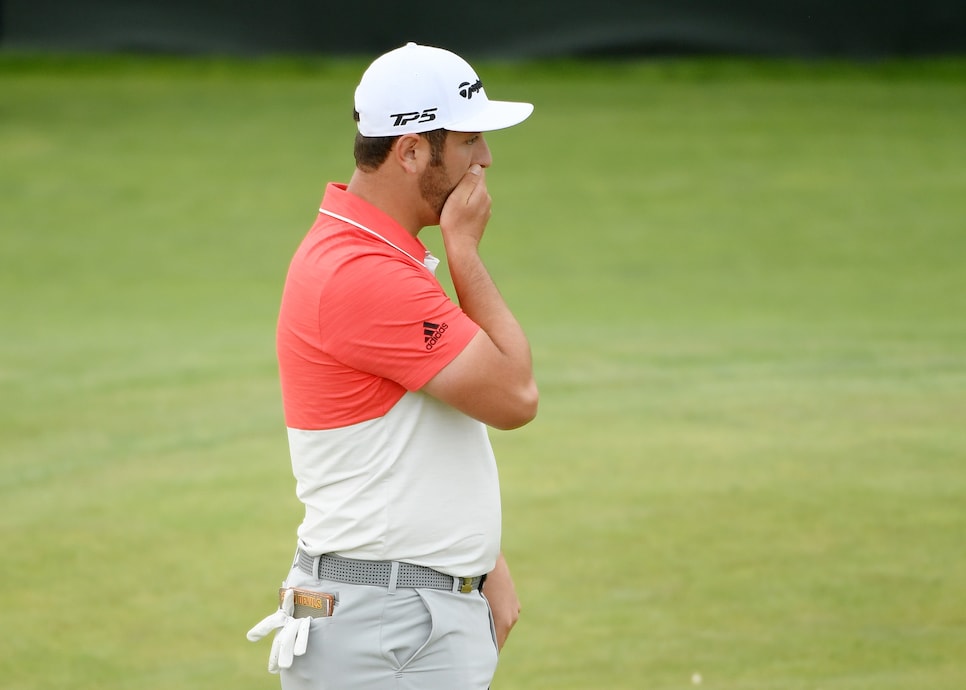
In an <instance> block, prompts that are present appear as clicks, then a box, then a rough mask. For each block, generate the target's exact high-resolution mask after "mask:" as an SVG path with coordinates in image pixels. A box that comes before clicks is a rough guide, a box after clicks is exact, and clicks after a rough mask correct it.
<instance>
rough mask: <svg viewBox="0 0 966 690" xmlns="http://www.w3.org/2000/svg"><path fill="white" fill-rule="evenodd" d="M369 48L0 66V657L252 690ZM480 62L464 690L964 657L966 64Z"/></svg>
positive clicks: (949, 670) (109, 676)
mask: <svg viewBox="0 0 966 690" xmlns="http://www.w3.org/2000/svg"><path fill="white" fill-rule="evenodd" d="M363 67H364V65H363V64H362V63H356V62H330V61H324V60H302V61H291V60H289V61H285V60H276V61H261V62H247V63H246V62H233V61H210V60H150V59H121V58H111V59H94V58H88V59H70V58H38V57H29V56H28V57H22V56H9V55H8V56H3V57H0V313H2V317H3V320H2V324H3V326H2V336H3V337H2V338H0V506H2V507H0V544H2V547H3V557H2V559H0V584H2V588H0V628H2V629H3V630H5V631H6V634H5V635H4V642H3V645H0V687H2V688H11V689H14V688H16V689H17V690H34V689H40V688H95V687H96V688H104V689H110V688H118V689H119V688H138V689H139V690H151V689H155V688H156V689H162V688H163V689H168V688H175V687H176V688H185V689H189V688H199V689H200V688H228V687H231V688H234V689H236V690H243V689H245V688H265V687H277V680H276V679H274V678H272V677H270V676H268V675H267V674H266V673H265V672H264V666H265V661H266V658H267V654H268V643H262V644H259V645H252V644H250V643H248V642H247V641H246V640H245V638H244V634H245V631H246V630H247V629H248V628H249V627H250V626H251V625H252V624H253V623H254V622H255V621H257V620H258V619H259V618H261V617H262V616H263V615H265V614H266V613H267V612H268V610H269V609H270V608H271V607H272V606H273V603H272V597H273V594H272V592H273V588H274V587H277V585H278V583H279V581H280V580H281V578H282V577H283V575H284V571H285V569H286V564H287V562H288V559H289V558H290V557H291V552H292V550H293V548H294V530H295V527H296V525H297V523H298V521H299V519H300V510H299V504H298V503H297V501H296V499H295V497H294V487H293V480H292V478H291V472H290V468H289V464H288V456H287V447H286V440H285V435H284V426H283V421H282V416H281V408H280V402H279V394H278V385H277V381H276V373H275V361H274V350H273V340H274V321H275V316H276V309H277V304H278V299H279V295H280V290H281V285H282V281H283V279H284V274H285V269H286V267H287V263H288V260H289V258H290V255H291V253H292V251H293V250H294V248H295V246H296V245H297V243H298V241H299V240H300V238H301V236H302V235H303V234H304V232H305V231H306V230H307V228H308V226H309V225H310V224H311V222H312V221H313V219H314V216H315V210H316V208H317V202H318V200H319V198H320V197H321V193H322V189H323V186H324V184H325V183H326V182H327V181H329V180H344V179H346V178H347V177H348V175H349V173H350V172H351V137H352V132H353V128H352V123H351V120H350V118H349V117H348V112H349V107H350V98H351V92H352V88H353V87H354V84H355V80H356V79H357V77H358V75H359V73H360V72H361V70H362V68H363ZM480 71H481V72H482V73H483V76H484V79H485V80H486V83H487V88H488V91H489V92H490V93H491V95H492V96H494V97H500V98H511V99H513V98H516V99H527V100H532V101H533V102H534V103H535V104H536V112H535V114H534V116H533V118H532V119H531V121H529V122H528V123H526V124H524V125H522V126H520V127H517V128H513V129H510V130H507V131H504V132H498V133H493V134H492V135H490V136H489V137H488V141H489V142H490V146H491V149H492V151H493V154H494V157H495V160H496V164H495V165H494V167H493V169H492V170H491V171H490V172H489V174H488V183H489V186H490V190H491V192H492V194H493V196H494V216H493V220H492V221H491V223H490V227H489V229H488V232H487V235H486V237H485V240H484V253H485V255H486V258H487V260H488V262H489V264H490V266H491V269H492V271H493V273H494V274H495V276H496V277H497V280H498V282H499V284H500V286H501V289H502V290H503V292H504V294H505V296H506V297H507V299H508V300H509V302H510V303H511V304H512V306H513V307H514V309H515V311H516V312H517V314H518V315H519V317H520V318H521V320H522V321H523V322H524V324H525V326H526V328H527V330H528V332H529V333H530V335H531V341H532V345H533V350H534V354H535V359H536V366H537V372H538V378H539V382H540V384H541V391H542V402H541V412H540V416H539V417H538V419H537V420H536V421H535V422H534V423H533V424H531V425H530V426H528V427H526V428H524V429H522V430H519V431H515V432H510V433H503V432H494V433H493V434H492V436H493V441H494V445H495V447H496V450H497V453H498V457H499V461H500V466H501V476H502V481H503V490H504V504H505V505H504V512H505V534H504V546H505V550H506V552H507V554H508V557H509V559H510V562H511V566H512V568H513V571H514V574H515V577H516V580H517V586H518V589H519V591H520V594H521V597H522V599H523V602H524V615H523V618H522V619H521V621H520V623H519V625H518V626H517V628H516V630H515V631H514V633H513V635H512V637H511V640H510V643H509V644H508V646H507V647H506V649H505V651H504V654H503V658H502V660H501V667H500V670H499V671H498V676H497V679H496V682H495V683H494V688H501V689H503V690H514V689H516V690H522V689H524V688H527V689H530V688H541V689H542V688H554V689H561V690H567V689H596V688H608V689H625V688H626V689H628V690H630V689H635V690H636V689H639V688H653V689H666V690H671V689H674V688H684V687H690V686H691V684H692V683H691V676H692V674H693V673H695V672H698V673H701V674H702V676H703V679H704V682H703V687H708V688H715V689H719V688H720V689H728V690H738V689H742V690H744V689H751V688H755V689H759V688H760V689H762V690H766V689H767V690H806V689H809V690H813V689H818V688H821V689H823V690H845V689H849V690H860V689H866V688H868V689H869V690H888V689H896V690H898V689H900V688H901V689H903V690H908V689H911V688H930V690H954V689H955V690H958V689H959V688H962V687H964V685H966V665H964V663H963V657H962V652H963V650H964V649H966V607H964V606H963V603H964V601H966V555H964V550H963V548H962V546H963V535H964V534H966V423H964V420H966V319H964V316H963V315H964V314H966V271H964V269H963V266H964V263H966V193H964V190H966V165H964V164H963V161H966V128H964V126H963V123H964V122H966V86H964V84H966V62H963V61H961V60H959V61H958V60H946V61H933V62H894V63H882V64H868V65H845V64H824V63H814V64H803V63H781V62H759V63H753V62H742V61H683V62H650V63H621V64H617V63H587V64H579V63H565V62H560V63H541V64H527V65H517V66H514V65H504V64H491V65H485V64H484V65H481V66H480ZM424 235H425V237H424V240H425V241H426V242H427V243H429V244H430V245H431V246H434V247H436V248H438V247H439V245H440V243H439V238H438V235H437V234H436V233H435V232H434V231H433V230H427V231H426V232H425V233H424ZM442 277H443V280H444V282H445V281H446V280H447V277H446V274H445V271H444V272H443V273H442Z"/></svg>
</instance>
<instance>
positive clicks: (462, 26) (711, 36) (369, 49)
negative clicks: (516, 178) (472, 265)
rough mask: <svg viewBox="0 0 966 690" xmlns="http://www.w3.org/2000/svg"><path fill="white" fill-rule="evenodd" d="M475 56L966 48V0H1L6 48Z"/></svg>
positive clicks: (845, 53) (874, 53) (861, 54)
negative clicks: (438, 51)
mask: <svg viewBox="0 0 966 690" xmlns="http://www.w3.org/2000/svg"><path fill="white" fill-rule="evenodd" d="M409 40H414V41H418V42H421V43H427V44H431V45H438V46H442V47H446V48H449V49H451V50H455V51H456V52H459V53H461V54H464V55H466V56H468V57H505V58H528V57H559V56H588V55H606V56H611V55H655V54H657V55H667V54H732V55H738V54H741V55H763V56H789V57H839V58H877V57H890V56H909V55H936V54H962V53H964V52H966V3H964V2H963V1H962V0H919V1H918V2H912V1H911V0H893V1H891V2H889V1H887V0H883V1H881V2H869V1H864V2H863V1H861V0H784V1H783V2H774V0H732V1H731V2H727V3H723V2H721V1H720V0H654V1H649V2H648V1H637V2H633V1H631V0H595V1H594V2H592V3H588V2H578V1H577V0H559V1H557V2H548V1H546V0H541V1H538V2H519V0H514V1H511V0H489V1H488V2H486V3H475V4H471V3H457V2H440V1H439V0H432V1H429V2H425V1H424V2H414V1H413V0H392V1H386V0H376V1H372V2H362V3H348V2H332V1H325V0H311V1H310V0H273V1H272V2H265V0H202V1H198V0H0V48H4V49H6V50H28V51H50V50H53V51H85V52H89V51H94V52H105V51H106V52H116V51H136V52H145V51H146V52H160V53H193V54H210V53H217V54H231V55H258V54H267V53H296V54H330V55H353V54H361V55H369V54H372V53H377V52H382V51H383V50H386V49H389V48H393V47H396V46H398V45H400V44H402V43H404V42H406V41H409Z"/></svg>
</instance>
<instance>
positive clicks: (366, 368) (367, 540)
mask: <svg viewBox="0 0 966 690" xmlns="http://www.w3.org/2000/svg"><path fill="white" fill-rule="evenodd" d="M319 211H320V213H319V217H318V219H317V220H316V222H315V224H314V225H313V226H312V229H311V230H310V231H309V233H308V234H307V235H306V237H305V239H304V240H303V241H302V244H301V245H300V246H299V248H298V250H297V251H296V253H295V256H294V258H293V259H292V263H291V265H290V267H289V272H288V277H287V279H286V282H285V290H284V293H283V296H282V304H281V310H280V313H279V321H278V331H277V349H278V361H279V372H280V378H281V384H282V400H283V406H284V410H285V421H286V426H287V427H288V435H289V447H290V451H291V456H292V468H293V471H294V474H295V478H296V481H297V486H296V493H297V495H298V497H299V499H300V500H301V501H302V502H303V503H304V504H305V518H304V520H303V522H302V524H301V526H300V527H299V530H298V535H299V542H300V545H301V547H302V548H303V549H304V550H305V551H306V552H308V553H310V554H312V555H318V554H321V553H337V554H339V555H342V556H346V557H349V558H361V559H369V560H401V561H407V562H410V563H417V564H419V565H426V566H429V567H432V568H436V569H437V570H440V571H442V572H445V573H449V574H451V575H454V576H462V577H465V576H472V575H479V574H482V573H485V572H489V570H491V569H492V567H493V565H494V563H495V561H496V557H497V554H498V552H499V548H500V494H499V481H498V477H497V470H496V462H495V460H494V457H493V451H492V448H491V446H490V442H489V438H488V436H487V431H486V427H485V425H484V424H482V423H481V422H479V421H477V420H475V419H473V418H471V417H468V416H467V415H465V414H463V413H462V412H460V411H458V410H456V409H455V408H452V407H450V406H448V405H446V404H444V403H442V402H440V401H438V400H436V399H435V398H432V397H430V396H428V395H426V394H424V393H421V392H419V389H420V388H422V387H423V386H424V385H425V384H426V383H427V382H428V381H429V380H430V379H431V378H432V377H433V376H435V375H436V374H437V373H438V372H439V371H440V370H442V369H443V367H445V366H446V365H447V364H449V363H450V362H451V361H452V360H453V359H454V358H455V357H456V356H457V355H458V354H459V353H460V352H461V351H462V350H463V348H465V347H466V345H467V344H468V343H469V342H470V340H471V339H472V338H473V336H474V335H476V333H477V331H478V330H479V326H477V325H476V324H475V323H474V322H473V321H472V320H471V319H470V318H469V317H468V316H467V315H466V314H465V313H463V311H462V310H461V309H460V308H459V307H458V306H457V305H456V304H454V303H453V302H452V301H451V300H450V299H449V297H448V296H447V295H446V293H445V291H444V290H443V288H442V287H441V286H440V284H439V282H438V281H437V280H436V278H435V276H434V275H433V270H432V269H433V268H435V263H436V262H435V260H434V259H432V257H429V252H427V251H426V248H425V247H424V246H423V244H422V243H421V242H420V241H419V240H418V239H417V238H415V237H413V236H412V235H411V234H409V233H408V232H407V231H406V230H405V229H404V228H403V227H401V226H400V225H399V224H398V223H397V222H396V221H395V220H393V219H392V218H391V217H390V216H388V215H386V214H385V213H383V212H382V211H380V210H379V209H377V208H375V207H374V206H372V205H370V204H369V203H367V202H365V201H363V200H362V199H360V198H359V197H356V196H354V195H352V194H350V193H349V192H348V191H346V188H345V186H344V185H338V184H330V185H329V186H328V187H327V188H326V192H325V197H324V199H323V201H322V207H321V208H320V209H319Z"/></svg>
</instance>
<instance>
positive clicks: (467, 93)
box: [459, 79, 483, 100]
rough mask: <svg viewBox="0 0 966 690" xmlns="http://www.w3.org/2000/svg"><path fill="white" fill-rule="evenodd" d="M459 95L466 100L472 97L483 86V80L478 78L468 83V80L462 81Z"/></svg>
mask: <svg viewBox="0 0 966 690" xmlns="http://www.w3.org/2000/svg"><path fill="white" fill-rule="evenodd" d="M459 88H460V96H462V97H463V98H465V99H466V100H470V99H471V98H473V94H474V93H476V92H477V91H479V90H480V89H482V88H483V82H482V81H480V80H479V79H477V80H476V83H475V84H470V83H469V82H468V81H464V82H463V83H462V84H460V87H459Z"/></svg>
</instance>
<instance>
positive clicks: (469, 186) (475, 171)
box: [457, 163, 486, 203]
mask: <svg viewBox="0 0 966 690" xmlns="http://www.w3.org/2000/svg"><path fill="white" fill-rule="evenodd" d="M480 187H483V189H486V183H485V182H484V181H483V168H482V166H480V165H478V164H477V163H474V164H473V165H471V166H470V169H469V170H467V171H466V174H465V175H463V179H462V180H460V183H459V185H458V187H457V189H458V190H459V191H460V194H461V195H462V197H463V199H465V202H466V203H469V201H470V199H471V198H472V197H473V195H474V194H475V193H476V191H477V190H478V189H480Z"/></svg>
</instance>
